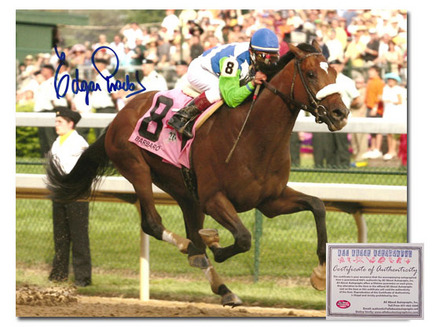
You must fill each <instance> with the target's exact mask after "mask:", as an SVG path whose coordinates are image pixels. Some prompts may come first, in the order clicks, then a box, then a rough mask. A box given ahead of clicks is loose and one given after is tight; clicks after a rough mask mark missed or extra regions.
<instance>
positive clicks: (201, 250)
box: [179, 201, 242, 307]
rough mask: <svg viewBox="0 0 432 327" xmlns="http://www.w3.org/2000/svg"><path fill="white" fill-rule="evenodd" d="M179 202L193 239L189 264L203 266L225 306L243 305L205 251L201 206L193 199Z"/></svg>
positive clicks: (213, 289) (187, 230) (190, 236)
mask: <svg viewBox="0 0 432 327" xmlns="http://www.w3.org/2000/svg"><path fill="white" fill-rule="evenodd" d="M179 204H180V207H181V209H182V211H183V216H184V219H185V226H186V233H187V237H188V239H190V240H191V241H192V244H190V245H189V248H188V255H189V264H190V265H191V266H193V267H198V268H201V270H202V271H203V272H204V275H205V276H206V278H207V280H208V281H209V283H210V287H211V290H212V291H213V293H215V294H217V295H220V296H221V298H222V299H221V301H222V304H223V305H224V306H225V305H229V306H232V307H235V306H238V305H241V304H242V301H241V300H240V298H239V297H238V296H237V295H235V294H234V293H233V292H232V291H231V290H230V289H229V288H228V287H227V286H226V285H225V283H224V282H223V280H222V279H221V278H220V277H219V275H218V274H217V272H216V270H215V268H214V267H213V265H212V264H211V262H210V260H209V258H208V257H207V255H206V253H205V249H206V244H205V243H204V242H203V240H202V238H201V235H200V234H199V231H200V230H201V229H202V227H203V222H204V213H203V212H202V210H201V208H200V207H199V206H198V205H196V204H195V203H193V201H185V202H183V201H179Z"/></svg>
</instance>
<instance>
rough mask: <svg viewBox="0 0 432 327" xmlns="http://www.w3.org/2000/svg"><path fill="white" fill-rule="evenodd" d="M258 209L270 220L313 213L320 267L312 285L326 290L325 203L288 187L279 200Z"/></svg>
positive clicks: (269, 202)
mask: <svg viewBox="0 0 432 327" xmlns="http://www.w3.org/2000/svg"><path fill="white" fill-rule="evenodd" d="M258 209H259V210H260V211H261V212H262V213H263V214H264V215H266V216H267V217H269V218H272V217H275V216H279V215H282V214H290V213H295V212H300V211H305V210H310V211H312V213H313V215H314V218H315V225H316V229H317V236H318V245H317V255H318V259H319V265H318V267H316V268H315V269H314V270H313V272H312V276H311V283H312V286H313V287H315V288H316V289H318V290H324V289H325V287H326V275H325V273H326V272H325V269H326V243H327V230H326V223H325V216H326V211H325V206H324V203H323V202H322V201H321V200H320V199H318V198H317V197H314V196H310V195H307V194H304V193H301V192H297V191H295V190H293V189H292V188H290V187H286V188H285V190H284V191H283V192H282V194H281V196H280V197H279V198H276V199H272V200H271V201H267V202H265V203H263V204H261V205H260V206H259V207H258Z"/></svg>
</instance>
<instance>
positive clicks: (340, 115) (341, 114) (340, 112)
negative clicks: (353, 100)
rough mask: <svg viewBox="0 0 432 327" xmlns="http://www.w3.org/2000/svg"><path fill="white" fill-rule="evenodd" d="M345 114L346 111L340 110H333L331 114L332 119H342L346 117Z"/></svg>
mask: <svg viewBox="0 0 432 327" xmlns="http://www.w3.org/2000/svg"><path fill="white" fill-rule="evenodd" d="M345 112H346V111H345V110H342V109H335V110H333V112H332V114H333V117H334V118H337V119H343V118H345V117H346V113H345Z"/></svg>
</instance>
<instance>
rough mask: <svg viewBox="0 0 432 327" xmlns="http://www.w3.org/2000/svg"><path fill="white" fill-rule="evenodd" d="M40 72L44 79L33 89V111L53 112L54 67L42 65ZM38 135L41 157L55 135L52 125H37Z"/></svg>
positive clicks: (49, 147)
mask: <svg viewBox="0 0 432 327" xmlns="http://www.w3.org/2000/svg"><path fill="white" fill-rule="evenodd" d="M40 73H41V75H42V76H43V77H44V79H45V81H43V82H42V83H41V84H40V85H39V87H38V88H37V89H36V91H35V94H34V102H35V104H34V108H33V111H34V112H53V110H54V101H55V100H56V99H57V97H56V93H55V89H54V67H53V66H52V65H44V66H42V68H41V71H40ZM38 135H39V144H40V151H41V157H42V158H44V157H45V154H46V153H48V151H49V150H50V149H51V145H52V144H53V142H54V140H55V139H56V137H57V135H56V133H55V130H54V128H52V127H39V128H38Z"/></svg>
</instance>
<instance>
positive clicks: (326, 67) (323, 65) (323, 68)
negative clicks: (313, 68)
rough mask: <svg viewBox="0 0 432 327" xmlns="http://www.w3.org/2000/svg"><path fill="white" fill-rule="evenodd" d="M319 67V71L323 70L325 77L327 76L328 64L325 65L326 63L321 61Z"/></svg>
mask: <svg viewBox="0 0 432 327" xmlns="http://www.w3.org/2000/svg"><path fill="white" fill-rule="evenodd" d="M320 67H321V69H322V70H324V71H325V72H326V73H327V75H328V68H329V65H328V63H326V62H324V61H321V62H320Z"/></svg>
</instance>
